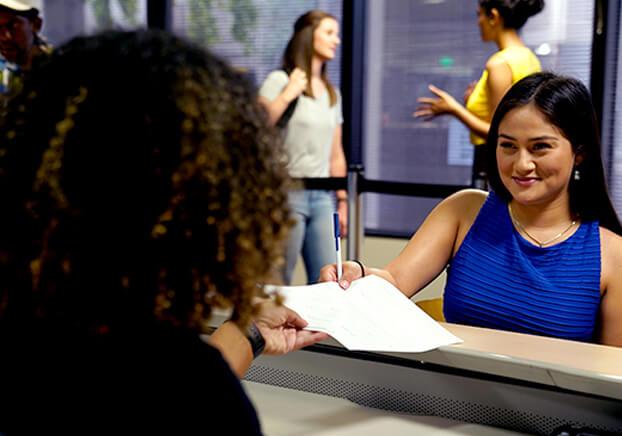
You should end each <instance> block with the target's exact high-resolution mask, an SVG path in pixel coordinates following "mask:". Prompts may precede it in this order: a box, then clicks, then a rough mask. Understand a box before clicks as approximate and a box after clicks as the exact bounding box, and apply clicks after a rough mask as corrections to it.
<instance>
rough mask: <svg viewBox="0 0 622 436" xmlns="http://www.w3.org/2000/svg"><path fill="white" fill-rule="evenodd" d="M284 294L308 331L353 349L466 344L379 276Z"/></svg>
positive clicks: (412, 348) (284, 290)
mask: <svg viewBox="0 0 622 436" xmlns="http://www.w3.org/2000/svg"><path fill="white" fill-rule="evenodd" d="M278 292H279V293H280V294H281V295H282V296H283V297H284V299H285V305H286V306H287V307H290V308H291V309H293V310H295V311H296V312H298V314H299V315H300V316H302V317H303V318H304V319H305V320H306V321H307V322H308V323H309V325H308V327H307V329H308V330H315V331H321V332H326V333H328V334H329V335H331V336H332V337H333V338H335V339H336V340H338V341H339V342H340V343H341V344H343V346H344V347H346V348H347V349H348V350H358V351H385V352H399V353H420V352H423V351H429V350H433V349H434V348H438V347H440V346H443V345H450V344H455V343H459V342H462V340H461V339H460V338H458V337H456V336H454V335H452V334H451V333H449V332H448V331H447V330H445V329H444V328H443V327H442V326H441V325H440V324H438V323H437V322H436V321H434V320H433V319H432V318H430V317H429V316H428V315H427V314H426V313H425V312H424V311H423V310H421V309H420V308H419V307H417V306H416V305H415V304H414V303H413V302H412V301H410V300H409V299H408V298H407V297H406V296H405V295H404V294H402V293H401V292H400V291H399V290H398V289H397V288H396V287H395V286H393V285H392V284H391V283H389V282H387V281H386V280H384V279H382V278H380V277H378V276H374V275H370V276H367V277H365V278H362V279H359V280H356V281H354V282H353V283H352V284H351V285H350V287H349V288H348V289H347V290H343V289H342V288H341V287H340V286H339V285H338V284H337V283H336V282H325V283H318V284H316V285H309V286H283V287H279V288H278Z"/></svg>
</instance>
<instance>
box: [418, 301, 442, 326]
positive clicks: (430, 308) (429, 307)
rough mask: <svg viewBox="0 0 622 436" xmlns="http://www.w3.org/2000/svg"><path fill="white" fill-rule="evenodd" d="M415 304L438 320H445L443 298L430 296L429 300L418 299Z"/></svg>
mask: <svg viewBox="0 0 622 436" xmlns="http://www.w3.org/2000/svg"><path fill="white" fill-rule="evenodd" d="M415 304H416V305H417V306H419V308H420V309H421V310H423V311H424V312H425V313H427V314H428V315H430V317H432V318H433V319H434V320H436V321H445V317H444V316H443V298H442V297H439V298H430V299H429V300H420V301H416V302H415Z"/></svg>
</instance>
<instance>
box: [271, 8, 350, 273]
mask: <svg viewBox="0 0 622 436" xmlns="http://www.w3.org/2000/svg"><path fill="white" fill-rule="evenodd" d="M340 43H341V40H340V38H339V23H338V22H337V20H336V19H335V17H333V16H332V15H330V14H328V13H326V12H323V11H319V10H313V11H309V12H307V13H305V14H304V15H302V16H301V17H299V18H298V19H297V20H296V23H295V24H294V34H293V35H292V37H291V39H290V40H289V43H288V44H287V47H286V49H285V53H284V54H283V65H282V70H277V71H273V72H271V73H270V74H269V75H268V77H267V79H266V80H265V81H264V83H263V85H262V86H261V89H260V90H259V100H260V102H261V103H262V104H263V105H264V106H265V108H266V110H267V112H268V118H269V122H270V123H271V124H272V125H277V124H278V125H279V126H281V127H283V135H284V141H285V148H286V150H287V154H288V164H287V168H288V170H289V174H290V175H291V176H292V177H296V178H301V177H343V176H345V175H346V159H345V155H344V153H343V146H342V143H341V125H342V123H343V116H342V112H341V95H340V93H339V90H337V89H336V88H334V87H333V85H332V84H331V83H330V81H329V80H328V77H327V75H326V62H327V61H330V60H331V59H333V58H334V57H335V52H336V50H337V47H338V46H339V44H340ZM289 203H290V206H291V208H292V210H293V213H294V218H295V220H296V225H295V226H294V228H293V229H292V232H291V235H290V239H289V241H288V245H287V251H286V256H285V259H286V265H285V282H286V283H290V282H291V277H292V272H293V270H294V267H295V265H296V260H297V258H298V253H300V252H301V251H302V256H303V259H304V262H305V268H306V271H307V279H308V281H309V282H310V283H312V282H315V281H317V279H318V277H319V271H320V268H321V267H322V266H323V265H325V264H326V263H332V262H333V261H334V257H335V249H334V243H333V240H334V236H333V233H332V232H333V229H332V223H333V220H332V214H333V212H334V211H335V201H334V197H333V195H332V194H331V193H330V192H329V191H319V190H299V191H292V192H290V195H289ZM336 203H337V206H336V208H337V211H338V212H339V221H340V226H341V233H342V234H344V233H345V223H346V217H347V201H346V192H345V191H337V193H336Z"/></svg>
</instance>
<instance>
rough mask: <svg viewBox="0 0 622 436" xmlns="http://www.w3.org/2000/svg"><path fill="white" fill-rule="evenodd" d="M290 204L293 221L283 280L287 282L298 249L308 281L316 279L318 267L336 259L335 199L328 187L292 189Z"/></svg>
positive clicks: (294, 265) (290, 278)
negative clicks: (304, 189)
mask: <svg viewBox="0 0 622 436" xmlns="http://www.w3.org/2000/svg"><path fill="white" fill-rule="evenodd" d="M288 199H289V206H290V207H291V209H292V217H293V218H294V220H295V221H296V224H295V225H294V227H293V228H292V229H291V231H290V235H289V240H288V241H287V249H286V251H285V272H284V276H285V277H284V280H285V283H286V284H290V283H291V280H292V274H293V273H294V268H295V267H296V261H297V260H298V253H301V252H302V258H303V260H304V262H305V269H306V270H307V282H309V283H315V282H317V280H318V278H319V276H320V269H321V268H322V267H323V266H324V265H326V264H328V263H334V262H335V236H334V233H333V213H334V212H335V200H334V197H333V194H332V192H330V191H318V190H309V191H291V192H290V193H289V197H288Z"/></svg>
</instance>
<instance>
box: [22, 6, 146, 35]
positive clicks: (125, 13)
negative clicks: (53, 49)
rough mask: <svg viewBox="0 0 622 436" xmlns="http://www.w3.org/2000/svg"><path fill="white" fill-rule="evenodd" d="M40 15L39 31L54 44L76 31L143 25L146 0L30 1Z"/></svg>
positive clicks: (77, 32) (79, 33)
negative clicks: (41, 24) (41, 26)
mask: <svg viewBox="0 0 622 436" xmlns="http://www.w3.org/2000/svg"><path fill="white" fill-rule="evenodd" d="M31 4H33V5H34V6H37V7H38V8H39V10H40V11H41V14H42V16H43V31H42V34H43V35H44V36H45V37H46V38H47V40H48V41H49V42H50V43H51V44H52V45H54V46H58V45H60V44H62V43H63V42H65V41H67V40H68V39H70V38H73V37H74V36H77V35H82V34H90V33H95V32H98V31H101V30H108V29H128V30H129V29H133V28H138V27H146V23H147V1H146V0H39V1H38V2H36V1H31Z"/></svg>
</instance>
